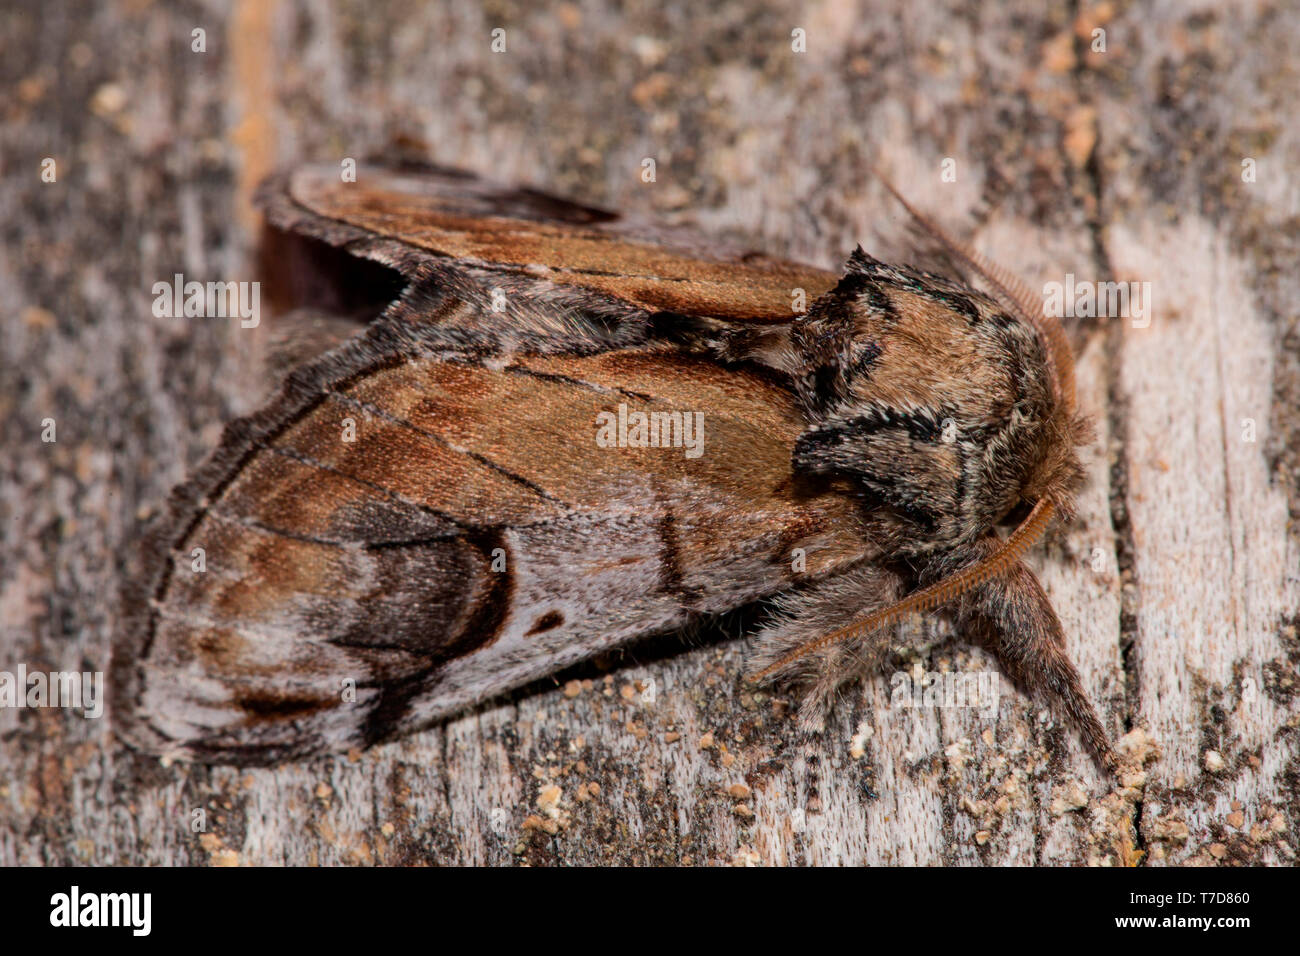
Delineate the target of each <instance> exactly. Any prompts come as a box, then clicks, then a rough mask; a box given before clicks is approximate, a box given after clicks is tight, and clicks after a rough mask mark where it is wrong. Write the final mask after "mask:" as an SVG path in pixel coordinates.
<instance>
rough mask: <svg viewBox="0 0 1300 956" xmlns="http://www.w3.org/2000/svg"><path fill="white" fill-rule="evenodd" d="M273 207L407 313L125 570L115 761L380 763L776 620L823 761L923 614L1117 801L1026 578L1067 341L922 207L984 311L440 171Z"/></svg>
mask: <svg viewBox="0 0 1300 956" xmlns="http://www.w3.org/2000/svg"><path fill="white" fill-rule="evenodd" d="M891 188H892V187H891ZM898 198H899V199H900V200H901V199H902V197H901V196H900V197H898ZM260 201H261V204H262V206H263V208H264V210H265V215H266V217H267V220H268V222H269V224H270V225H271V226H272V227H274V230H275V231H276V232H275V234H276V235H278V236H281V237H283V238H296V239H297V240H300V244H301V246H302V247H304V248H306V249H307V250H308V253H306V254H305V255H306V258H307V259H314V260H315V261H317V262H318V264H319V262H320V261H325V262H328V263H330V265H329V266H328V267H327V268H326V270H325V271H326V272H328V273H331V274H332V276H331V275H322V276H319V277H318V279H317V280H313V281H311V282H308V283H307V285H308V286H311V285H313V284H315V285H324V284H326V280H327V279H329V278H331V277H332V278H333V279H334V280H335V283H336V284H338V283H339V281H340V280H341V281H342V285H343V286H345V287H347V286H349V283H350V282H351V280H350V279H349V278H348V275H349V273H348V270H349V269H351V268H357V267H362V266H365V267H366V268H369V269H371V270H377V272H378V273H379V274H382V275H384V276H387V277H388V279H389V282H390V286H385V285H384V284H383V283H380V284H379V285H378V288H380V289H384V288H389V287H391V288H392V289H394V290H396V291H397V294H395V296H394V297H393V298H392V301H391V302H387V304H384V302H383V301H382V300H383V299H385V298H387V295H381V296H380V301H375V302H372V303H371V304H370V306H369V311H367V309H366V308H365V307H363V308H362V310H361V317H362V318H363V319H367V320H369V321H366V322H364V323H359V324H358V323H353V324H349V322H348V320H346V319H338V318H337V317H334V318H318V319H317V320H313V321H314V327H315V328H316V332H313V333H311V334H308V335H306V336H304V337H301V339H302V341H305V342H307V343H308V344H309V345H310V346H311V347H312V348H314V349H316V350H317V351H318V352H319V354H316V355H314V356H312V357H308V358H306V359H305V360H303V361H301V362H299V363H298V364H297V365H296V367H294V368H293V369H292V371H290V372H289V373H288V374H287V376H286V377H285V379H284V381H283V384H282V386H281V387H280V389H279V391H278V392H277V393H276V394H275V395H274V397H273V398H272V399H271V400H270V401H269V403H268V404H266V405H265V407H263V408H262V409H261V410H260V411H258V412H257V413H256V414H254V415H252V416H250V417H247V418H242V419H238V420H236V421H233V422H231V423H230V424H229V425H228V426H227V428H226V429H225V432H224V436H223V438H222V440H221V443H220V446H219V447H218V448H217V449H216V451H215V452H214V453H213V454H212V455H211V457H210V458H209V459H208V460H207V461H206V463H204V464H203V465H202V466H201V467H200V468H199V469H198V471H197V473H195V474H194V475H193V477H191V478H190V480H189V481H187V482H186V483H185V484H183V485H181V486H180V487H178V488H177V489H176V490H175V491H174V492H173V494H172V496H171V499H170V501H169V502H168V504H167V506H166V508H165V509H164V510H163V512H162V513H161V514H160V516H159V517H158V519H157V520H156V521H155V522H154V523H153V525H152V527H151V529H150V530H149V531H148V533H147V534H146V535H145V537H144V540H143V544H142V547H141V550H140V554H139V558H138V563H139V569H138V571H137V573H135V574H134V576H133V577H132V578H131V580H130V581H129V583H128V585H127V586H126V589H125V591H124V608H125V611H124V615H125V622H126V623H125V627H124V628H123V630H122V632H121V634H120V635H119V637H118V638H117V640H116V643H115V646H114V654H113V666H112V688H113V707H114V709H115V713H116V721H117V726H118V727H119V729H120V731H121V733H122V735H123V736H124V737H125V738H126V740H127V741H128V742H130V743H131V744H133V745H134V746H136V747H138V748H141V749H143V750H146V751H148V752H152V753H160V754H168V755H171V756H174V757H180V758H185V759H191V760H197V761H203V762H220V763H234V764H271V763H276V762H279V761H283V760H288V759H293V758H299V757H303V756H306V755H310V754H318V753H323V752H338V751H345V750H348V749H349V748H353V747H365V746H367V745H369V744H372V743H374V742H376V741H380V740H386V739H389V738H392V737H394V736H396V735H399V734H403V733H407V732H410V731H413V730H416V729H419V728H424V727H427V726H429V725H430V724H432V723H434V722H436V721H438V720H439V719H440V718H443V717H446V716H447V715H450V714H454V713H455V712H457V711H460V710H463V709H465V708H467V707H469V706H470V705H472V704H474V703H476V702H479V701H482V700H484V699H486V698H489V697H491V696H493V695H497V694H500V693H502V692H504V691H507V690H509V689H511V688H516V687H519V686H521V685H524V684H526V683H528V682H530V681H534V680H537V679H538V678H541V677H543V676H545V675H548V674H553V673H555V672H557V671H559V670H561V669H563V668H566V667H568V666H570V665H573V664H575V663H577V662H579V661H582V660H584V659H587V658H590V657H592V656H593V655H596V654H598V653H601V652H604V651H608V650H610V649H612V648H617V647H619V646H622V645H625V644H627V643H629V642H632V641H635V640H638V639H640V638H644V637H646V636H647V635H652V634H659V633H664V632H671V631H674V630H678V629H681V628H684V627H687V626H689V625H691V624H692V622H697V621H700V620H702V619H706V618H708V617H709V616H711V615H717V614H720V613H723V612H726V611H729V610H731V609H735V608H737V607H741V606H744V605H747V604H750V603H752V602H763V601H767V602H769V605H770V607H771V609H772V611H771V614H770V615H769V617H768V620H767V621H766V623H765V624H763V625H762V626H761V628H760V629H758V631H757V632H756V633H755V634H754V636H753V642H754V652H753V654H752V664H751V671H750V676H751V678H753V679H756V680H761V681H778V682H782V683H784V684H788V685H791V686H795V687H798V688H800V689H801V690H802V691H803V695H804V696H803V703H802V705H801V709H800V715H801V719H802V720H803V721H805V722H806V723H808V724H810V725H811V724H815V723H816V721H817V720H819V719H820V718H821V717H822V716H824V714H825V712H826V710H827V708H828V707H829V706H830V704H831V703H832V702H833V700H834V699H835V697H836V695H837V693H838V692H839V690H840V688H841V687H842V686H844V685H845V684H846V683H848V682H851V681H855V680H858V679H860V678H861V677H862V676H863V675H864V674H866V673H868V672H869V671H870V670H871V668H872V667H873V666H874V665H875V663H876V662H877V661H878V660H879V658H880V655H881V653H882V650H883V649H885V648H886V647H887V646H888V645H889V641H890V637H891V634H892V633H893V631H894V625H895V624H896V623H897V622H898V621H900V620H902V619H903V618H905V617H907V616H909V615H913V614H918V613H922V612H928V611H931V610H934V609H936V608H944V609H946V610H947V611H948V612H949V613H950V614H951V615H952V617H953V618H954V619H955V621H956V623H957V625H958V626H959V627H960V628H961V629H963V630H964V631H965V632H966V633H967V634H969V635H970V636H972V637H973V638H975V639H977V640H980V641H982V642H983V643H984V644H986V645H987V646H988V647H990V648H991V649H992V651H993V652H994V653H995V654H996V656H997V658H998V660H999V661H1000V662H1001V665H1002V666H1003V667H1004V669H1005V670H1006V672H1007V673H1008V674H1009V675H1010V676H1011V677H1012V678H1013V679H1014V680H1016V681H1017V682H1018V683H1019V684H1020V685H1022V686H1023V687H1024V688H1026V689H1027V690H1028V691H1030V692H1032V693H1035V694H1037V695H1039V696H1040V697H1041V698H1043V699H1045V700H1048V701H1051V702H1053V703H1054V704H1056V705H1057V706H1058V707H1059V709H1060V710H1061V711H1062V713H1063V714H1064V716H1065V717H1067V718H1068V720H1069V721H1070V722H1071V723H1072V724H1073V725H1074V726H1075V727H1076V728H1077V729H1078V731H1079V732H1080V733H1081V734H1082V737H1083V738H1084V739H1085V741H1086V742H1087V743H1088V745H1089V746H1090V747H1091V749H1092V751H1093V752H1094V754H1095V755H1096V756H1097V758H1098V759H1099V760H1101V761H1102V762H1103V763H1104V764H1105V765H1106V766H1107V767H1111V768H1113V767H1114V765H1115V756H1114V754H1113V752H1112V750H1111V747H1110V744H1109V742H1108V738H1107V734H1106V732H1105V730H1104V729H1103V727H1102V724H1101V721H1100V720H1099V719H1098V717H1097V715H1096V712H1095V711H1094V709H1093V707H1092V705H1091V703H1090V702H1089V700H1088V697H1087V696H1086V694H1085V693H1084V691H1083V690H1082V688H1081V685H1080V680H1079V676H1078V673H1077V672H1076V670H1075V668H1074V666H1073V665H1072V663H1071V662H1070V660H1069V658H1068V657H1067V655H1066V652H1065V650H1064V642H1063V632H1062V628H1061V624H1060V622H1059V620H1058V619H1057V616H1056V614H1055V613H1054V611H1053V609H1052V606H1051V604H1050V602H1049V601H1048V599H1047V596H1046V595H1045V594H1044V592H1043V589H1042V588H1041V587H1040V585H1039V583H1038V581H1037V580H1036V579H1035V577H1034V575H1033V574H1032V573H1031V572H1030V571H1029V570H1028V568H1027V567H1026V566H1025V565H1024V563H1023V562H1022V557H1023V555H1024V554H1025V553H1026V551H1027V550H1028V549H1029V548H1030V547H1032V546H1033V544H1034V543H1035V542H1036V541H1037V540H1038V539H1039V538H1040V537H1041V536H1042V534H1043V533H1044V531H1045V530H1046V528H1047V527H1048V525H1049V523H1051V522H1052V521H1053V519H1054V518H1057V517H1063V518H1067V519H1068V518H1069V517H1070V516H1071V515H1072V514H1073V510H1074V509H1073V501H1074V495H1075V493H1076V490H1077V489H1078V487H1079V486H1080V483H1081V481H1082V475H1083V472H1082V468H1081V465H1080V463H1079V459H1078V455H1077V447H1078V446H1079V444H1080V443H1083V442H1086V441H1088V440H1089V425H1088V423H1087V421H1086V420H1085V419H1084V418H1082V417H1081V416H1080V414H1079V412H1078V409H1077V401H1076V398H1075V387H1074V369H1073V358H1072V355H1071V351H1070V346H1069V343H1068V340H1067V338H1066V336H1065V334H1064V332H1063V331H1062V329H1061V328H1060V326H1059V324H1058V323H1057V322H1055V321H1053V320H1050V319H1048V318H1046V317H1044V315H1043V313H1042V309H1041V307H1040V306H1039V304H1038V303H1037V302H1036V301H1035V298H1034V296H1033V295H1032V294H1031V293H1030V292H1029V291H1028V289H1027V288H1026V287H1025V286H1023V285H1022V284H1020V283H1019V282H1017V281H1016V280H1015V279H1013V278H1011V277H1010V276H1008V275H1007V274H1006V273H1004V272H1003V271H1001V270H1000V269H998V268H997V267H995V266H993V265H991V264H990V263H988V262H986V261H985V260H983V259H982V258H980V257H979V256H978V255H977V254H975V253H974V252H973V251H971V250H970V249H969V248H967V247H965V246H963V245H962V244H960V243H957V242H954V241H953V240H951V239H950V238H949V237H948V236H947V235H946V234H944V233H943V232H942V231H941V230H938V229H937V228H936V227H934V226H933V224H931V223H929V222H928V220H925V219H924V217H920V216H919V214H917V213H916V212H915V210H912V209H911V207H910V206H909V207H908V209H909V210H910V211H911V212H912V213H913V214H914V215H917V216H918V218H919V219H920V221H922V222H924V223H926V225H927V227H928V228H930V229H931V230H933V232H934V234H935V235H937V236H939V237H940V238H941V239H942V240H943V241H944V242H945V243H946V244H947V245H948V246H949V247H950V248H951V250H952V251H953V254H954V256H956V257H957V258H958V260H959V261H961V262H963V263H965V264H966V266H968V267H969V268H970V269H973V270H974V271H975V272H976V273H978V274H980V275H981V276H983V277H984V279H985V281H986V283H987V285H988V286H989V288H990V289H991V292H990V293H988V294H986V293H983V292H980V291H977V290H976V289H975V288H973V287H971V286H969V285H967V284H965V283H963V282H961V281H957V280H955V279H949V278H944V277H942V276H939V275H935V274H931V273H929V272H924V271H920V270H918V269H915V268H911V267H907V266H900V265H889V264H886V263H884V262H880V261H878V260H876V259H874V258H872V257H871V256H869V255H867V254H866V253H865V252H864V251H863V250H862V249H861V247H859V248H858V249H857V250H856V251H854V252H853V254H852V255H851V256H849V258H848V261H847V262H846V264H845V266H844V269H843V271H842V273H840V274H835V273H832V272H827V271H824V270H820V269H816V268H811V267H808V266H803V265H799V264H797V263H793V262H787V261H783V260H780V259H775V258H771V257H768V256H765V255H761V254H756V253H753V252H751V251H747V250H746V249H744V248H743V247H739V246H733V245H728V244H726V243H722V242H718V241H715V240H712V239H709V238H706V237H701V236H697V235H694V234H692V233H690V232H686V231H681V230H677V229H672V228H668V227H664V226H661V225H657V224H655V223H652V222H646V221H639V220H636V219H634V218H631V217H625V216H620V215H617V214H615V213H611V212H607V211H605V210H601V209H598V208H595V207H591V206H587V205H583V204H580V203H576V202H570V201H567V200H563V199H559V198H556V197H554V196H550V195H547V194H545V193H542V192H538V191H535V190H531V189H521V188H511V187H508V186H502V185H496V184H493V183H490V182H487V181H485V180H482V179H479V178H476V177H474V176H471V175H468V174H466V173H462V172H457V171H454V170H449V169H444V168H439V167H434V166H412V165H404V166H395V165H394V166H382V165H381V166H373V167H366V168H363V169H362V170H361V171H360V173H359V175H358V176H357V179H356V181H355V182H343V181H341V179H340V177H339V175H338V170H337V169H336V168H333V167H315V166H308V167H304V168H300V169H297V170H294V171H291V172H288V173H285V174H281V175H279V176H276V177H273V178H272V179H271V180H270V181H268V182H267V183H266V184H265V185H264V186H263V188H262V190H261V192H260ZM300 255H303V253H300ZM360 281H361V280H358V282H360ZM365 281H367V282H368V281H370V280H369V279H367V280H365ZM352 287H353V288H354V289H355V288H357V287H359V286H358V284H357V283H352ZM801 296H802V297H804V300H805V301H806V303H807V307H806V308H805V309H804V310H802V311H800V310H798V309H797V308H793V307H792V303H795V302H797V301H798V300H799V298H800V297H801ZM322 329H323V330H324V331H323V332H322V331H321V330H322ZM300 344H301V343H300ZM687 429H691V434H690V435H687V434H686V430H687ZM692 450H694V451H696V452H698V454H691V451H692ZM1004 524H1005V525H1009V526H1010V528H1011V530H1010V532H1009V533H1008V534H1006V535H1005V536H1004V535H1002V534H1000V533H999V526H1000V525H1004ZM200 553H201V554H202V556H203V560H202V561H201V562H196V561H195V555H196V554H200Z"/></svg>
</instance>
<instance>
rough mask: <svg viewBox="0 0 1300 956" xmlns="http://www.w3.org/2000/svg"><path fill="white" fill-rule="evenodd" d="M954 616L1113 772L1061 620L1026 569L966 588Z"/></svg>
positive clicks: (1112, 757)
mask: <svg viewBox="0 0 1300 956" xmlns="http://www.w3.org/2000/svg"><path fill="white" fill-rule="evenodd" d="M956 616H957V621H958V623H959V624H961V625H964V626H966V627H967V628H968V629H969V630H970V632H972V633H973V636H974V637H975V638H976V639H978V640H980V641H981V642H982V643H983V644H984V645H985V646H986V647H988V648H989V649H990V650H991V651H992V652H993V653H994V654H995V655H996V656H997V658H998V661H999V663H1000V664H1001V665H1002V668H1003V670H1004V671H1005V672H1006V673H1007V675H1008V676H1009V677H1011V679H1012V680H1013V681H1015V682H1017V683H1018V684H1019V685H1020V686H1021V687H1023V688H1025V689H1026V690H1028V691H1029V692H1030V693H1032V694H1033V695H1034V696H1036V697H1037V698H1038V699H1040V700H1044V701H1047V702H1049V703H1051V704H1052V705H1054V706H1055V707H1056V708H1058V709H1059V710H1060V711H1061V712H1062V713H1063V714H1064V715H1065V717H1066V718H1067V719H1068V720H1069V722H1070V723H1071V724H1072V725H1073V726H1074V727H1075V728H1076V729H1077V730H1078V731H1079V733H1080V734H1081V735H1082V736H1083V738H1084V740H1085V741H1086V742H1087V744H1088V746H1089V747H1090V748H1091V750H1092V751H1093V753H1094V754H1096V756H1097V758H1098V759H1099V760H1100V761H1101V763H1102V764H1103V765H1104V766H1105V767H1106V769H1107V770H1109V771H1111V772H1114V770H1115V768H1116V766H1117V758H1116V756H1115V752H1114V750H1112V749H1111V745H1110V738H1109V736H1108V735H1107V733H1106V729H1105V727H1103V725H1102V723H1101V720H1100V718H1099V717H1098V716H1097V712H1096V710H1094V709H1093V706H1092V702H1091V701H1090V700H1089V699H1088V695H1087V694H1086V693H1085V692H1084V689H1083V683H1082V681H1080V679H1079V672H1078V670H1076V669H1075V666H1074V664H1073V663H1072V662H1071V661H1070V658H1069V656H1068V655H1067V654H1066V651H1065V633H1064V631H1063V630H1062V628H1061V621H1060V619H1059V618H1058V617H1057V616H1056V611H1055V610H1053V609H1052V604H1051V602H1050V601H1049V600H1048V599H1047V595H1046V594H1045V593H1043V587H1042V585H1041V584H1039V583H1038V578H1036V577H1035V576H1034V573H1033V572H1032V571H1030V570H1029V568H1027V567H1026V566H1025V565H1024V564H1023V563H1018V564H1016V565H1015V567H1013V568H1012V569H1011V570H1010V571H1008V572H1007V573H1005V574H1003V575H1001V576H1000V577H997V578H993V579H992V580H990V581H988V582H986V583H985V584H984V585H983V586H982V587H979V588H976V589H975V590H974V591H972V592H969V593H968V594H967V595H966V596H965V597H964V598H963V600H962V601H961V602H960V604H959V605H958V608H957V615H956Z"/></svg>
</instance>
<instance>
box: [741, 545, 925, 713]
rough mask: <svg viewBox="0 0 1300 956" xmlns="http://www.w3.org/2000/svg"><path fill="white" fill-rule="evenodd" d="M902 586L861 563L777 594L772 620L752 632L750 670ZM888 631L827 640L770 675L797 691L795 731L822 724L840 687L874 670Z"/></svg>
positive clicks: (863, 612) (887, 599)
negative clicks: (786, 592) (807, 585)
mask: <svg viewBox="0 0 1300 956" xmlns="http://www.w3.org/2000/svg"><path fill="white" fill-rule="evenodd" d="M903 590H904V582H903V579H902V578H901V577H900V576H899V575H897V574H895V573H894V572H892V571H889V570H887V569H885V568H881V567H879V566H877V565H870V564H865V565H862V566H860V567H857V568H853V569H852V570H849V571H845V572H844V573H843V574H839V575H836V576H835V577H834V578H832V579H830V580H828V581H825V582H821V583H818V584H816V585H813V586H812V587H809V588H806V589H804V590H800V591H794V592H791V593H790V594H787V595H785V596H782V597H780V598H778V599H777V601H776V610H777V616H776V619H775V620H774V621H773V622H772V623H771V624H769V625H767V626H766V627H764V628H763V629H762V630H760V631H759V632H758V633H757V634H756V635H755V638H754V654H753V657H752V659H751V661H750V663H749V672H750V674H758V673H760V672H761V671H763V670H764V669H766V668H768V667H770V666H771V665H773V664H775V663H776V662H777V661H779V660H780V659H781V658H783V657H785V656H786V655H787V654H789V653H790V652H791V651H793V650H795V649H797V648H799V647H801V646H803V645H804V644H806V643H808V642H809V641H811V640H814V639H816V638H819V637H822V636H823V635H825V634H828V633H830V632H831V631H834V630H837V629H838V628H841V627H844V626H846V625H848V624H851V623H852V622H853V621H855V620H861V619H862V618H863V617H866V616H867V615H869V614H871V613H872V612H873V611H877V610H879V609H880V608H883V607H887V606H888V605H890V604H892V603H894V602H895V601H896V600H898V598H899V597H900V596H901V595H902V593H903ZM893 634H894V629H893V628H883V629H880V630H877V631H875V632H872V633H869V634H866V635H863V636H861V637H858V638H855V639H852V640H846V641H842V642H839V643H836V644H832V645H830V646H828V647H826V648H824V649H822V650H819V651H817V652H815V653H812V654H807V655H805V656H803V657H800V658H798V659H797V660H793V661H791V662H790V663H789V665H788V666H787V667H785V668H782V669H781V670H779V671H777V672H776V673H775V674H773V675H772V678H771V679H772V680H774V681H779V682H780V683H783V684H788V685H791V686H794V687H797V688H798V689H799V690H800V691H801V692H802V694H803V697H802V700H801V702H800V706H799V726H800V728H801V729H803V730H805V731H810V732H811V731H815V730H817V729H819V728H820V727H821V726H822V725H823V724H824V722H825V719H826V715H827V713H828V712H829V711H830V709H831V706H832V705H833V704H834V702H835V699H836V697H837V696H838V694H839V691H840V689H841V688H842V687H844V686H845V685H847V684H850V683H853V682H855V681H860V680H861V679H862V678H864V677H867V676H868V675H870V674H871V673H873V672H874V671H875V669H876V668H877V666H878V665H879V663H880V660H881V657H882V656H883V654H884V652H885V651H886V649H887V648H888V646H889V641H890V638H891V637H892V636H893Z"/></svg>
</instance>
